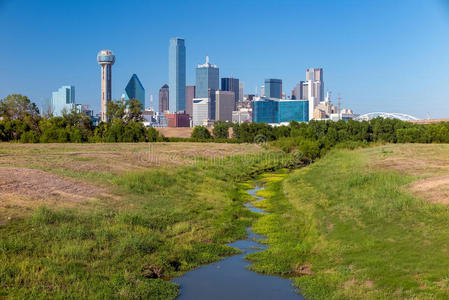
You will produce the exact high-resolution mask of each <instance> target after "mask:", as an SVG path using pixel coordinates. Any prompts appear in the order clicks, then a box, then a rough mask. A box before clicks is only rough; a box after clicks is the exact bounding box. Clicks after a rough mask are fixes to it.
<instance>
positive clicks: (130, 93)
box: [125, 74, 145, 110]
mask: <svg viewBox="0 0 449 300" xmlns="http://www.w3.org/2000/svg"><path fill="white" fill-rule="evenodd" d="M125 96H126V97H125V100H131V99H137V100H139V102H140V103H141V104H142V110H143V109H145V89H144V88H143V85H142V83H141V82H140V80H139V77H137V75H136V74H133V75H132V76H131V79H130V80H129V81H128V84H127V85H126V88H125Z"/></svg>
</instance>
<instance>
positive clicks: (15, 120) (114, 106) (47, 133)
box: [0, 94, 163, 143]
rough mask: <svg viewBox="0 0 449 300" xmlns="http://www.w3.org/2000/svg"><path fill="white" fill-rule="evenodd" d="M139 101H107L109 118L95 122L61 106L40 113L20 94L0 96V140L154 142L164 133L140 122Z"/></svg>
mask: <svg viewBox="0 0 449 300" xmlns="http://www.w3.org/2000/svg"><path fill="white" fill-rule="evenodd" d="M142 109H143V107H142V104H141V103H140V102H139V101H138V100H136V99H131V100H129V101H126V102H125V101H122V100H118V101H111V102H110V103H108V109H107V117H108V122H101V123H100V124H99V125H98V126H94V124H93V123H92V120H91V119H90V118H89V117H88V116H86V115H85V114H84V113H82V112H79V111H77V110H76V109H72V110H70V111H66V110H63V111H62V116H53V115H52V114H51V113H49V114H47V115H45V116H41V115H40V114H39V109H38V107H37V106H36V104H35V103H32V102H31V101H30V99H28V98H27V97H26V96H22V95H18V94H15V95H9V96H7V97H6V98H4V99H1V100H0V140H1V141H19V142H23V143H39V142H41V143H68V142H72V143H83V142H155V141H160V140H162V139H163V137H162V136H161V135H160V134H159V132H158V131H157V130H156V129H154V128H145V126H144V125H143V123H142V121H143V116H142Z"/></svg>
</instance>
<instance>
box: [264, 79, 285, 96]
mask: <svg viewBox="0 0 449 300" xmlns="http://www.w3.org/2000/svg"><path fill="white" fill-rule="evenodd" d="M265 97H267V98H275V99H281V98H282V80H281V79H272V78H270V79H265Z"/></svg>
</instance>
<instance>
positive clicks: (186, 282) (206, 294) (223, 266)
mask: <svg viewBox="0 0 449 300" xmlns="http://www.w3.org/2000/svg"><path fill="white" fill-rule="evenodd" d="M261 189H262V188H261V187H258V186H256V187H255V188H254V189H252V190H249V191H247V193H249V194H250V195H251V196H252V197H254V198H256V199H257V201H261V200H264V199H263V198H262V197H259V196H257V195H256V193H257V191H259V190H261ZM245 206H246V207H248V208H249V209H250V210H251V211H253V212H257V213H263V214H264V213H266V212H265V211H263V210H262V209H260V208H257V207H254V206H253V205H252V204H251V203H246V204H245ZM246 231H247V232H248V236H247V238H246V239H244V240H239V241H235V242H233V243H230V244H228V245H229V246H231V247H234V248H237V249H239V250H240V251H241V253H240V254H237V255H234V256H230V257H227V258H224V259H222V260H220V261H218V262H215V263H212V264H209V265H205V266H202V267H200V268H198V269H195V270H193V271H190V272H187V273H186V274H184V275H183V276H181V277H178V278H175V279H174V280H173V282H174V283H177V284H179V285H180V296H179V297H178V298H177V299H192V300H193V299H195V300H203V299H208V300H209V299H214V300H218V299H233V300H237V299H258V300H260V299H287V300H288V299H296V300H298V299H303V298H302V297H301V296H300V295H299V294H296V293H295V289H294V288H293V286H292V285H291V282H290V280H289V279H285V278H282V277H279V276H270V275H263V274H259V273H255V272H252V271H250V270H248V266H249V265H250V263H249V262H248V261H247V260H245V256H246V255H247V254H249V253H253V252H259V251H263V250H265V249H266V248H267V246H266V245H264V244H261V243H258V242H257V240H262V239H264V237H263V236H261V235H258V234H256V233H254V232H253V231H252V230H251V227H248V228H246Z"/></svg>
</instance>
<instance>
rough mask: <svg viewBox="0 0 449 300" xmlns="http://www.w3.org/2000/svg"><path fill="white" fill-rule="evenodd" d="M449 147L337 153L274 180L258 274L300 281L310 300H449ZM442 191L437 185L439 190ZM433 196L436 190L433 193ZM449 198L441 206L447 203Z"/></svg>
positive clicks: (258, 226)
mask: <svg viewBox="0 0 449 300" xmlns="http://www.w3.org/2000/svg"><path fill="white" fill-rule="evenodd" d="M447 153H449V147H448V146H447V145H392V146H382V147H376V148H370V149H363V150H355V151H348V150H336V151H332V152H331V153H329V154H328V155H327V156H326V157H325V158H323V159H321V160H320V161H318V162H316V163H315V164H313V165H311V166H309V167H307V168H304V169H301V170H297V171H295V172H293V173H291V174H289V175H282V174H281V175H276V176H266V177H265V178H264V179H263V180H265V181H267V182H268V188H267V189H266V190H265V191H262V192H261V194H262V195H263V196H265V197H266V198H267V200H266V201H264V202H261V203H260V205H261V206H263V207H264V208H265V209H266V210H268V211H270V212H271V214H270V215H266V216H264V217H262V218H260V219H258V220H257V221H256V222H255V225H254V226H253V228H254V230H255V231H256V232H258V233H261V234H263V235H265V236H267V237H268V243H269V245H270V247H269V248H268V250H267V251H264V252H259V253H254V254H251V255H250V257H249V258H250V259H251V260H253V261H254V262H255V263H254V264H253V265H252V269H254V270H256V271H259V272H264V273H270V274H283V275H286V276H289V277H292V278H293V283H294V284H295V285H297V286H298V287H299V288H300V289H301V291H302V293H303V294H304V296H306V298H307V299H448V298H449V272H448V270H449V259H448V258H447V257H448V251H449V248H448V244H447V241H448V238H449V209H448V207H447V206H446V205H445V204H439V203H437V202H441V199H442V198H444V197H438V195H437V194H438V193H439V194H440V196H441V193H443V194H444V193H447V190H448V187H449V180H448V178H449V177H448V175H449V170H448V167H447V166H448V162H449V157H448V155H447ZM432 183H433V185H432ZM426 189H428V190H426ZM439 199H440V200H439Z"/></svg>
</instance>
